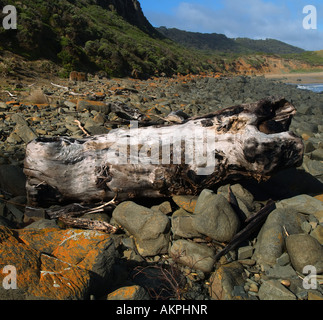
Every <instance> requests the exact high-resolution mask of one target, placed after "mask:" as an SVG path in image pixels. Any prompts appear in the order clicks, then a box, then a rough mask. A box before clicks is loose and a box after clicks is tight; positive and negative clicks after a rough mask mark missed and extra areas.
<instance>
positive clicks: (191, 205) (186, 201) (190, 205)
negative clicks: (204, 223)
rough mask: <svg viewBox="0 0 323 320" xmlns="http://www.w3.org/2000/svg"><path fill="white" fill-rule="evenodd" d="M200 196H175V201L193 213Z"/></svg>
mask: <svg viewBox="0 0 323 320" xmlns="http://www.w3.org/2000/svg"><path fill="white" fill-rule="evenodd" d="M197 199H198V197H196V196H173V201H174V202H175V203H176V204H177V205H178V206H179V207H180V208H182V209H184V210H185V211H187V212H190V213H193V212H194V209H195V206H196V202H197Z"/></svg>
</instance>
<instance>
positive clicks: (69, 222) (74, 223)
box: [58, 217, 118, 233]
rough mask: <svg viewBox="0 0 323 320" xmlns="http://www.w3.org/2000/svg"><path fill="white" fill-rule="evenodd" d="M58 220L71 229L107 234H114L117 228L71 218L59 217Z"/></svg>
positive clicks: (97, 222)
mask: <svg viewBox="0 0 323 320" xmlns="http://www.w3.org/2000/svg"><path fill="white" fill-rule="evenodd" d="M58 220H59V221H61V222H63V223H64V224H65V225H66V226H68V227H73V228H80V229H91V230H97V231H102V232H107V233H116V232H117V231H118V228H117V227H114V226H112V225H111V224H109V223H107V222H105V221H99V220H90V219H84V218H72V217H60V218H59V219H58Z"/></svg>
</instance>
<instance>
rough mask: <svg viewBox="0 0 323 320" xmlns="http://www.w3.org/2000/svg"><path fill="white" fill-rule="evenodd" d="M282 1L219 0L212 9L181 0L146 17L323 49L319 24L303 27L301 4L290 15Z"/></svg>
mask: <svg viewBox="0 0 323 320" xmlns="http://www.w3.org/2000/svg"><path fill="white" fill-rule="evenodd" d="M284 3H285V2H284V1H283V2H279V3H273V2H265V1H264V0H244V1H236V0H223V1H222V5H223V6H222V8H221V9H218V10H214V9H210V8H208V7H206V6H202V5H200V4H198V3H188V2H181V3H180V4H179V5H178V6H177V8H176V9H175V10H174V11H173V13H171V14H157V13H155V14H153V13H151V14H148V18H149V19H150V21H151V22H152V23H153V24H154V25H156V26H161V25H163V26H166V27H169V28H171V27H174V28H178V29H182V30H187V31H196V32H207V33H212V32H214V33H223V34H225V35H227V36H228V37H231V38H236V37H249V38H253V39H265V38H273V39H277V40H281V41H284V42H287V43H290V44H293V45H296V46H299V47H301V48H304V49H307V50H320V49H323V28H322V27H320V26H319V28H318V30H305V29H304V28H303V24H302V22H303V18H304V15H303V14H302V9H303V6H301V5H298V6H299V8H300V12H299V14H294V15H292V14H291V11H290V9H289V8H288V7H287V5H286V4H284ZM298 6H296V8H298ZM318 11H319V10H318ZM322 19H323V17H322Z"/></svg>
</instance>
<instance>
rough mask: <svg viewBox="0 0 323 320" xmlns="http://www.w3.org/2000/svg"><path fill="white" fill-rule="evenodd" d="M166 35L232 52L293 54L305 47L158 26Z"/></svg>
mask: <svg viewBox="0 0 323 320" xmlns="http://www.w3.org/2000/svg"><path fill="white" fill-rule="evenodd" d="M157 30H158V31H159V32H160V33H162V34H163V35H164V36H166V37H168V38H170V39H172V40H174V41H175V42H177V43H180V44H182V45H183V46H185V47H189V48H195V49H200V50H207V51H210V50H211V51H218V52H230V53H246V54H248V53H255V52H261V53H269V54H270V53H274V54H293V53H302V52H304V50H303V49H300V48H297V47H294V46H291V45H289V44H287V43H284V42H281V41H278V40H274V39H266V40H252V39H249V38H237V39H230V38H228V37H226V36H225V35H224V34H218V33H199V32H188V31H183V30H179V29H176V28H171V29H167V28H166V27H160V28H157Z"/></svg>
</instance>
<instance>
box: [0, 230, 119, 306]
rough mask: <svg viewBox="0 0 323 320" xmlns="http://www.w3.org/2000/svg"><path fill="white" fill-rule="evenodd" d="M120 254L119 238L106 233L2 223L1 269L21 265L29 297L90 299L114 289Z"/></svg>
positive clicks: (22, 281) (20, 281) (19, 281)
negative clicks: (15, 227)
mask: <svg viewBox="0 0 323 320" xmlns="http://www.w3.org/2000/svg"><path fill="white" fill-rule="evenodd" d="M115 256H116V254H115V247H114V242H113V240H112V239H111V237H110V236H109V235H107V234H105V233H102V232H97V231H88V230H77V229H70V230H58V229H56V228H52V229H41V230H36V229H34V230H33V229H20V230H10V229H8V228H6V227H0V269H1V268H3V267H4V266H6V265H12V266H14V267H15V268H16V270H17V271H16V273H17V286H18V288H19V289H20V290H23V291H24V292H25V294H26V296H32V297H37V298H47V299H59V300H67V299H87V298H88V297H89V295H90V294H96V293H99V292H102V291H103V290H107V289H108V288H107V285H108V284H109V283H110V280H111V279H112V272H113V271H112V267H113V264H114V262H115ZM1 277H2V278H3V276H2V275H1V274H0V282H1V281H2V278H1Z"/></svg>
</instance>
